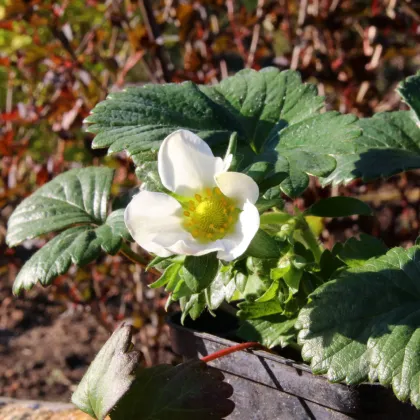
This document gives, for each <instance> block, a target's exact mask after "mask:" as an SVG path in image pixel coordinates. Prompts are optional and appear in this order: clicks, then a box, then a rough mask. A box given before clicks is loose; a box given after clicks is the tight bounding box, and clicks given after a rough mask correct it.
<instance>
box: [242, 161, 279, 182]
mask: <svg viewBox="0 0 420 420" xmlns="http://www.w3.org/2000/svg"><path fill="white" fill-rule="evenodd" d="M272 169H273V164H272V163H269V162H263V161H261V162H255V163H253V164H252V165H251V166H250V167H249V168H248V169H247V170H246V172H245V173H246V174H247V175H248V176H250V177H251V178H252V179H253V180H254V181H255V182H256V183H257V184H259V183H260V182H262V181H263V180H264V178H265V176H266V175H267V174H268V173H269V172H270V171H271V170H272Z"/></svg>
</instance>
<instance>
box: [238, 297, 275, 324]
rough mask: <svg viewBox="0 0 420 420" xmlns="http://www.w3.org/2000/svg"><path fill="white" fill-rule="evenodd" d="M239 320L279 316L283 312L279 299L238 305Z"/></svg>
mask: <svg viewBox="0 0 420 420" xmlns="http://www.w3.org/2000/svg"><path fill="white" fill-rule="evenodd" d="M238 307H239V309H240V311H238V317H239V319H255V318H261V317H263V316H267V315H272V314H277V313H280V312H282V311H283V309H282V307H281V305H280V302H279V300H278V299H277V298H275V299H272V300H269V301H267V302H241V303H239V304H238Z"/></svg>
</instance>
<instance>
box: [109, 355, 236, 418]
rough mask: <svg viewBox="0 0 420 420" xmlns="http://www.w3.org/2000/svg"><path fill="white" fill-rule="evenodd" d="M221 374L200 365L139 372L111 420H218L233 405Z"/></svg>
mask: <svg viewBox="0 0 420 420" xmlns="http://www.w3.org/2000/svg"><path fill="white" fill-rule="evenodd" d="M231 395H232V387H231V386H230V385H229V384H227V383H224V382H223V374H222V373H221V372H220V371H217V370H215V369H212V368H208V367H207V365H206V364H205V363H203V362H200V361H193V362H188V363H185V364H182V365H178V366H170V365H159V366H155V367H151V368H148V369H142V370H140V371H139V372H138V373H137V377H136V381H135V382H134V384H133V385H132V387H131V389H130V391H129V392H127V394H126V395H125V396H124V397H123V398H122V399H121V400H120V402H119V403H118V404H117V406H116V408H115V409H114V410H113V411H112V412H111V413H110V416H111V419H112V420H127V419H136V420H160V419H162V420H163V419H171V420H196V419H200V420H219V419H222V418H225V417H226V416H227V415H229V414H230V413H231V412H232V410H233V408H234V404H233V402H232V401H230V400H228V398H229V397H230V396H231Z"/></svg>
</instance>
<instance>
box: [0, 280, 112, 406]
mask: <svg viewBox="0 0 420 420" xmlns="http://www.w3.org/2000/svg"><path fill="white" fill-rule="evenodd" d="M2 280H4V279H2ZM7 289H8V285H7V284H5V282H4V281H2V283H1V289H0V291H1V292H0V293H1V299H2V301H3V308H4V311H5V313H3V314H1V330H0V334H1V335H0V354H1V359H2V363H1V365H0V395H2V396H8V397H15V398H25V399H48V400H54V401H68V400H69V399H70V395H71V393H72V392H73V391H74V389H75V385H76V384H77V383H78V382H79V381H80V379H81V378H82V376H83V374H84V372H85V370H86V368H87V367H88V366H89V363H90V362H91V361H92V359H93V357H94V355H95V354H96V353H97V352H98V351H99V349H100V348H101V347H102V345H103V344H104V343H105V341H106V340H107V338H108V336H109V333H108V332H107V331H106V330H105V329H104V328H103V327H102V326H100V325H98V322H97V321H96V319H95V318H94V317H93V316H92V314H89V313H87V312H82V311H77V310H76V311H73V312H71V311H66V312H62V308H60V306H59V305H57V304H54V302H50V301H49V300H48V298H47V294H46V293H45V292H44V291H43V290H37V291H36V292H35V296H33V297H32V299H25V300H24V299H14V298H11V297H10V296H8V295H9V291H8V290H7ZM5 302H6V305H4V303H5Z"/></svg>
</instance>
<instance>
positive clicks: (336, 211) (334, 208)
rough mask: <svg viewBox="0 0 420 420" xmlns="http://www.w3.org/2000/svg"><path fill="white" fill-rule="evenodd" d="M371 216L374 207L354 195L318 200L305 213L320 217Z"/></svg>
mask: <svg viewBox="0 0 420 420" xmlns="http://www.w3.org/2000/svg"><path fill="white" fill-rule="evenodd" d="M356 214H357V215H365V216H370V215H371V214H372V209H371V208H370V207H369V206H368V205H367V204H366V203H364V202H363V201H360V200H358V199H357V198H353V197H329V198H325V199H323V200H319V201H317V202H316V203H315V204H313V205H312V206H311V207H309V208H308V209H307V210H306V211H305V215H312V216H318V217H347V216H353V215H356Z"/></svg>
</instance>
